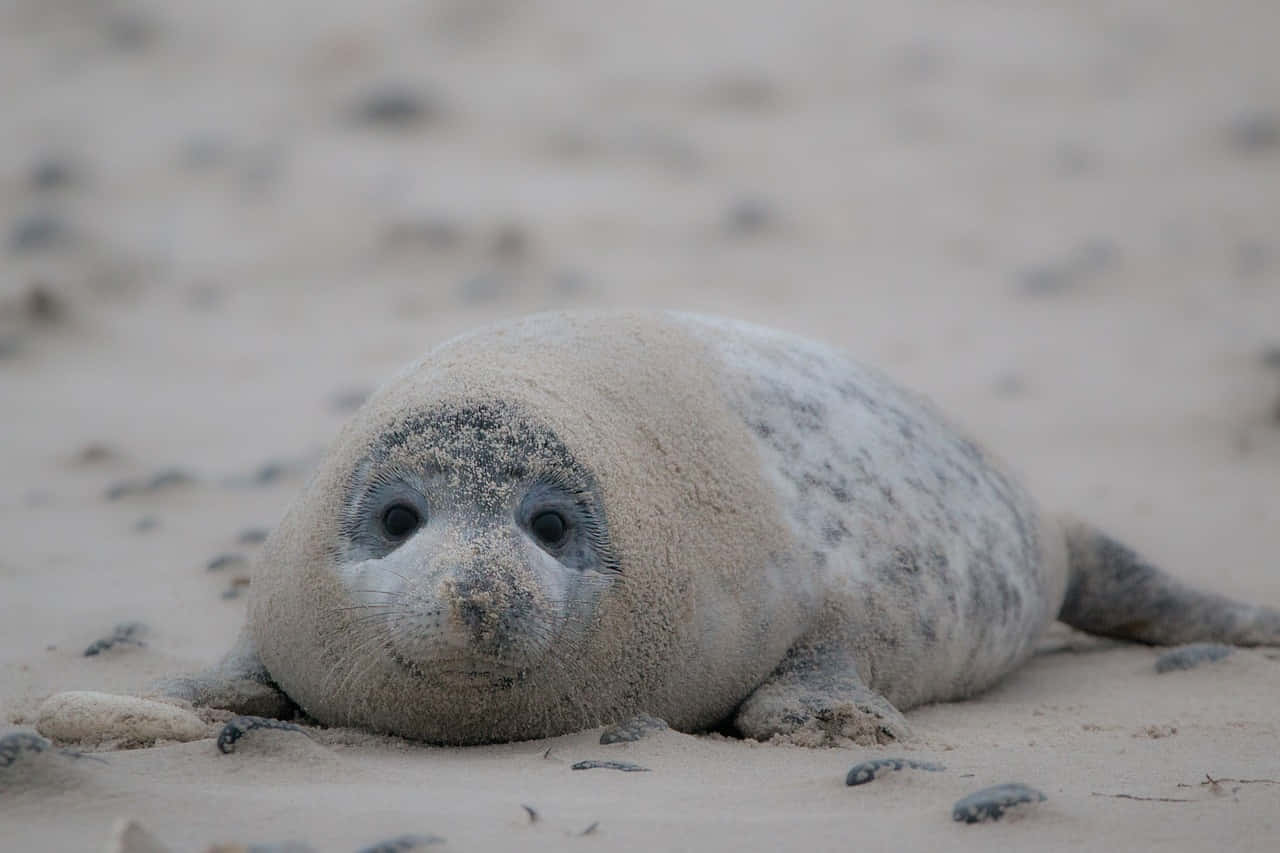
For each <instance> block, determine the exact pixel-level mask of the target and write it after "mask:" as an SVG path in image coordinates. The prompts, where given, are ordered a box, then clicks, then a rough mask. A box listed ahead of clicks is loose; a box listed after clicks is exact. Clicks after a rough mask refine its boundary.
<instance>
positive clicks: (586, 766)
mask: <svg viewBox="0 0 1280 853" xmlns="http://www.w3.org/2000/svg"><path fill="white" fill-rule="evenodd" d="M572 769H573V770H621V771H622V772H623V773H648V772H649V768H648V767H641V766H640V765H639V764H632V763H631V762H629V761H579V762H578V763H577V764H575V765H573V767H572Z"/></svg>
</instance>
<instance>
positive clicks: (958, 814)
mask: <svg viewBox="0 0 1280 853" xmlns="http://www.w3.org/2000/svg"><path fill="white" fill-rule="evenodd" d="M1046 799H1048V798H1047V797H1045V795H1044V794H1042V793H1040V792H1039V791H1037V790H1036V789H1035V788H1030V787H1028V786H1026V785H1023V784H1021V783H1018V782H1010V783H1008V784H1005V785H994V786H992V787H990V788H983V789H982V790H981V791H977V792H976V793H973V794H970V795H969V796H967V797H965V798H964V799H962V800H959V801H958V802H957V803H956V804H955V806H954V807H953V808H952V809H951V819H952V820H955V821H962V822H964V823H981V822H982V821H985V820H999V819H1000V818H1001V817H1003V816H1004V813H1005V811H1006V810H1007V809H1010V808H1013V807H1014V806H1019V805H1022V804H1024V803H1040V802H1044V801H1045V800H1046Z"/></svg>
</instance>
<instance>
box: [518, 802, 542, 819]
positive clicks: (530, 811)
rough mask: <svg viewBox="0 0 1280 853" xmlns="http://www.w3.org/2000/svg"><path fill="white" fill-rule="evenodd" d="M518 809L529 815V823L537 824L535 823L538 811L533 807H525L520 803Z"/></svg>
mask: <svg viewBox="0 0 1280 853" xmlns="http://www.w3.org/2000/svg"><path fill="white" fill-rule="evenodd" d="M520 808H522V809H524V810H525V813H526V814H528V815H529V823H537V822H538V810H537V809H535V808H534V807H533V806H527V805H525V804H524V803H521V804H520Z"/></svg>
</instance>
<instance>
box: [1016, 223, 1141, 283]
mask: <svg viewBox="0 0 1280 853" xmlns="http://www.w3.org/2000/svg"><path fill="white" fill-rule="evenodd" d="M1119 259H1120V249H1119V247H1118V246H1117V245H1116V244H1115V243H1114V242H1112V241H1111V240H1108V239H1106V238H1104V237H1095V238H1093V239H1091V240H1086V241H1084V242H1083V243H1081V244H1080V245H1079V246H1077V247H1076V249H1075V250H1074V251H1073V252H1071V254H1069V255H1068V256H1067V257H1065V258H1062V259H1061V260H1057V261H1051V262H1048V263H1044V264H1038V265H1036V266H1031V267H1026V268H1024V269H1022V270H1021V271H1019V272H1018V273H1017V275H1016V280H1017V283H1018V289H1019V290H1021V291H1022V292H1023V293H1026V294H1027V295H1029V296H1049V295H1053V294H1058V293H1063V292H1066V291H1068V290H1072V289H1074V288H1075V287H1077V286H1079V285H1080V284H1083V283H1084V282H1085V281H1087V280H1089V279H1090V278H1093V277H1095V276H1098V275H1101V274H1102V273H1105V272H1107V271H1108V270H1110V269H1111V268H1112V267H1114V266H1115V265H1116V263H1117V262H1118V261H1119Z"/></svg>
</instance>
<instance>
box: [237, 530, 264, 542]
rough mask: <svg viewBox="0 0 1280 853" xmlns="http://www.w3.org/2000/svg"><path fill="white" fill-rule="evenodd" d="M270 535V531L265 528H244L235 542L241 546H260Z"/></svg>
mask: <svg viewBox="0 0 1280 853" xmlns="http://www.w3.org/2000/svg"><path fill="white" fill-rule="evenodd" d="M270 535H271V531H270V530H267V528H265V527H246V528H245V529H244V530H241V531H240V535H239V536H237V537H236V541H237V542H239V543H240V544H241V545H261V544H262V543H263V542H266V541H267V537H268V536H270Z"/></svg>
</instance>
